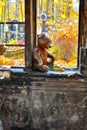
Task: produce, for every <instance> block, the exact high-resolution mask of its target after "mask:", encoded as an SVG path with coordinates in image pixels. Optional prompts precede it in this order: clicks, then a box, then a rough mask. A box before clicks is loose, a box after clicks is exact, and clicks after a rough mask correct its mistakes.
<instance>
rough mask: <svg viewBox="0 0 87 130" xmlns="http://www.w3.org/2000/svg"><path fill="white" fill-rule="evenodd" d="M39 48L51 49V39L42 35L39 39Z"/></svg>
mask: <svg viewBox="0 0 87 130" xmlns="http://www.w3.org/2000/svg"><path fill="white" fill-rule="evenodd" d="M38 46H40V47H41V48H47V49H48V48H51V39H50V38H49V37H48V36H46V35H45V34H42V35H41V36H39V37H38Z"/></svg>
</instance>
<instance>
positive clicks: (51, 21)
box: [37, 0, 79, 68]
mask: <svg viewBox="0 0 87 130" xmlns="http://www.w3.org/2000/svg"><path fill="white" fill-rule="evenodd" d="M78 21H79V0H37V35H38V34H41V33H46V34H47V35H49V36H50V37H51V39H52V48H51V49H50V50H49V51H50V52H51V53H52V54H53V55H54V56H55V58H56V61H55V66H62V67H71V68H72V67H75V68H76V67H77V62H78V24H79V22H78Z"/></svg>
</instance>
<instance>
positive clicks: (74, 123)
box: [0, 76, 87, 130]
mask: <svg viewBox="0 0 87 130" xmlns="http://www.w3.org/2000/svg"><path fill="white" fill-rule="evenodd" d="M25 79H26V77H25ZM25 79H24V81H26V80H25ZM27 79H29V82H24V81H23V79H22V81H23V83H22V84H20V83H16V84H14V83H13V79H12V81H11V80H9V81H4V82H1V83H0V120H1V121H2V124H3V130H10V129H11V130H87V78H85V77H78V76H74V77H72V76H68V77H55V78H52V77H50V78H49V77H41V76H40V77H39V76H38V77H27ZM30 80H31V81H30ZM20 82H21V80H20Z"/></svg>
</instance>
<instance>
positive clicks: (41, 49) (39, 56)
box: [33, 34, 55, 72]
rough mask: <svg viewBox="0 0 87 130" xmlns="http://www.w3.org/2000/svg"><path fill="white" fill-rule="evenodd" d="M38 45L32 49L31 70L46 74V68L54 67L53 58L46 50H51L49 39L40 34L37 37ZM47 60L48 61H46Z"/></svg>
mask: <svg viewBox="0 0 87 130" xmlns="http://www.w3.org/2000/svg"><path fill="white" fill-rule="evenodd" d="M37 40H38V45H37V46H36V47H35V48H34V51H33V69H34V70H38V71H41V72H47V71H48V68H49V67H48V66H53V65H54V60H55V57H54V56H53V55H52V54H50V53H49V52H48V49H49V48H51V43H52V42H51V39H50V38H49V37H48V36H46V35H45V34H42V35H40V36H38V39H37ZM48 58H49V59H50V60H49V61H48Z"/></svg>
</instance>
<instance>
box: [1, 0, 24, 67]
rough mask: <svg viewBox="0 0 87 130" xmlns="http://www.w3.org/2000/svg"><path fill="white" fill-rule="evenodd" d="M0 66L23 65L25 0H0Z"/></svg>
mask: <svg viewBox="0 0 87 130" xmlns="http://www.w3.org/2000/svg"><path fill="white" fill-rule="evenodd" d="M3 46H4V47H5V52H4V53H3V54H1V55H0V65H3V66H24V64H25V58H24V56H25V0H5V1H3V0H0V47H3Z"/></svg>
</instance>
